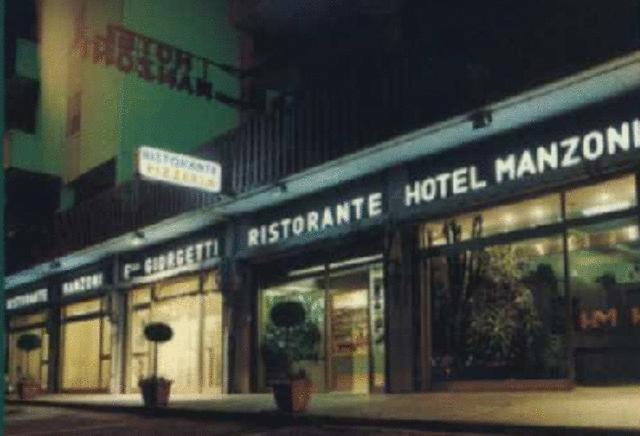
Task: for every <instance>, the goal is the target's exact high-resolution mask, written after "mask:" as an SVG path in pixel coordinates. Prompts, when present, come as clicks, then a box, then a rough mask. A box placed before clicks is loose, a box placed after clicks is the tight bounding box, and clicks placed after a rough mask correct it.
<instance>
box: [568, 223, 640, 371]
mask: <svg viewBox="0 0 640 436" xmlns="http://www.w3.org/2000/svg"><path fill="white" fill-rule="evenodd" d="M569 271H570V285H571V292H572V296H573V310H574V326H575V330H576V334H575V347H576V377H577V379H578V380H590V381H611V380H625V379H640V371H639V370H638V366H639V364H640V361H639V360H640V359H638V357H636V356H637V354H638V350H637V348H635V349H634V347H637V346H638V344H639V343H640V342H638V337H639V335H640V238H639V234H638V225H637V220H636V219H635V218H634V219H631V220H615V221H607V222H604V223H599V224H597V225H590V226H582V227H577V228H572V229H570V231H569ZM611 349H614V350H615V352H611Z"/></svg>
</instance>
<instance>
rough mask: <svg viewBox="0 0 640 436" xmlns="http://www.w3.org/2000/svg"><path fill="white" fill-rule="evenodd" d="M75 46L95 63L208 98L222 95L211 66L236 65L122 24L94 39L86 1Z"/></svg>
mask: <svg viewBox="0 0 640 436" xmlns="http://www.w3.org/2000/svg"><path fill="white" fill-rule="evenodd" d="M72 49H73V50H74V51H75V52H76V53H78V54H79V55H80V57H81V58H83V59H85V58H88V57H91V60H92V61H93V63H94V64H102V65H105V66H107V67H109V66H113V67H114V68H117V69H118V70H119V71H121V72H122V73H125V74H129V73H131V74H136V75H137V76H138V77H139V78H140V79H142V80H146V81H147V82H152V83H157V84H161V85H165V86H168V87H169V88H171V89H175V90H176V91H182V92H185V93H188V94H191V95H195V96H196V97H203V98H206V99H207V100H211V99H212V98H214V97H218V94H219V93H217V92H214V90H213V85H212V83H211V81H210V80H209V79H208V73H209V67H210V66H216V67H218V68H220V69H222V70H223V71H224V70H225V69H230V68H232V67H228V66H226V65H222V64H219V63H217V62H214V61H212V60H210V59H207V58H204V57H202V56H198V55H196V54H194V53H190V52H188V51H185V50H181V49H179V48H176V47H174V46H172V45H170V44H167V43H165V42H162V41H159V40H157V39H155V38H151V37H149V36H146V35H142V34H140V33H138V32H134V31H132V30H129V29H127V28H126V27H124V26H121V25H118V24H109V25H108V26H107V28H106V32H105V34H104V35H94V36H93V38H91V37H90V36H89V35H88V30H87V25H86V5H85V4H83V5H82V8H81V9H80V12H79V14H78V16H77V17H76V19H75V30H74V37H73V41H72ZM194 76H195V77H194ZM224 97H227V96H224ZM227 98H230V97H227Z"/></svg>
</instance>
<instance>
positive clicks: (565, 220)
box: [235, 95, 640, 392]
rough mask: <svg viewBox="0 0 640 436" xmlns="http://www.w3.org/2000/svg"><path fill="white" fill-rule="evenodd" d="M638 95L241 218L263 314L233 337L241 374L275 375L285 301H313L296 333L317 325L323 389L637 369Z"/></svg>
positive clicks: (254, 386) (312, 360)
mask: <svg viewBox="0 0 640 436" xmlns="http://www.w3.org/2000/svg"><path fill="white" fill-rule="evenodd" d="M637 98H638V96H637V95H627V96H623V97H619V98H617V99H613V100H610V101H608V102H606V103H602V104H599V105H594V106H591V107H589V108H586V109H583V110H581V111H579V112H575V113H572V114H568V115H565V116H562V117H557V118H555V119H551V120H548V121H545V122H544V123H539V124H536V125H531V126H524V127H522V128H520V129H518V130H512V131H509V132H508V133H505V134H502V135H500V136H495V137H491V138H490V139H488V140H485V141H481V142H473V143H468V144H459V146H457V147H455V148H452V149H451V150H449V151H446V152H442V153H439V154H435V155H433V156H431V157H429V158H428V159H418V160H414V161H411V162H408V163H405V164H403V165H397V166H395V167H393V168H389V169H387V170H385V171H383V172H380V173H379V174H377V175H376V176H372V177H367V178H363V179H359V180H354V181H352V182H349V183H347V184H343V185H341V186H340V187H339V188H338V189H335V188H334V189H328V190H324V191H320V192H319V193H318V194H315V195H311V196H308V197H305V198H303V199H299V200H296V201H294V202H290V203H285V204H282V205H279V206H276V207H271V208H268V209H265V210H262V211H258V212H256V213H255V214H253V215H251V216H249V217H248V218H246V219H245V220H244V221H242V222H240V223H239V225H238V226H236V229H237V235H236V238H238V237H239V238H240V239H239V241H240V242H239V245H238V250H237V252H236V257H237V258H238V259H240V261H242V262H243V263H244V265H245V266H244V269H243V270H242V271H243V273H242V274H249V275H250V276H251V279H250V280H246V283H245V284H244V286H243V287H242V289H241V292H243V293H246V294H247V295H249V296H250V298H254V299H255V302H256V303H255V305H254V307H253V308H251V306H250V305H249V304H246V305H245V308H244V310H245V311H246V312H247V313H252V314H253V316H255V318H256V321H255V322H254V323H252V324H251V325H250V326H247V325H243V326H241V327H237V329H238V330H239V331H242V332H243V333H242V334H243V335H246V334H247V332H249V331H250V332H251V333H250V334H251V337H252V338H253V339H252V341H247V340H244V342H242V340H241V341H240V342H239V343H238V344H236V348H243V347H245V346H246V347H252V348H250V349H251V350H252V355H251V357H247V358H245V360H244V361H242V359H239V361H240V363H241V364H240V365H236V368H241V367H243V366H244V368H245V369H243V370H240V371H237V370H236V377H238V378H240V379H242V378H245V379H247V378H248V379H249V380H250V383H245V385H244V387H242V386H241V387H240V388H239V390H242V389H245V390H246V389H250V390H253V391H264V390H265V389H266V388H267V386H268V385H269V382H270V379H271V378H272V377H273V374H272V372H273V371H272V370H271V369H270V364H269V362H268V360H269V355H270V354H269V352H270V347H272V343H277V342H278V341H280V342H282V340H281V339H282V338H279V337H278V334H279V333H278V329H277V328H275V327H274V326H273V325H272V321H271V319H270V311H271V309H272V307H273V306H274V305H275V304H277V303H278V302H281V301H299V302H301V303H302V305H303V306H304V308H305V312H306V314H307V317H308V322H307V325H306V326H305V327H304V329H307V331H304V329H303V330H301V331H300V332H298V333H299V334H300V335H301V337H303V338H315V339H314V340H313V341H311V342H310V341H308V340H307V341H306V345H305V347H306V348H305V347H301V348H302V349H303V351H300V353H299V354H300V356H298V357H299V358H300V359H301V360H302V363H301V366H302V367H304V368H305V369H306V372H307V373H308V374H309V375H310V377H311V379H312V381H313V383H314V386H315V389H316V390H317V391H322V392H330V391H350V392H379V391H388V392H410V391H416V390H431V389H458V388H461V389H467V388H471V389H482V388H483V386H487V387H489V388H496V387H498V388H499V387H500V386H504V387H505V388H506V387H507V386H511V387H514V388H518V389H520V388H527V386H528V387H532V386H533V387H535V388H544V387H548V388H553V389H556V388H568V387H570V386H572V384H573V382H574V381H577V382H580V383H592V382H602V381H604V382H611V381H633V380H636V381H637V380H640V370H638V368H640V360H639V358H638V357H637V356H638V355H640V354H639V352H640V345H639V344H640V341H638V339H639V338H640V327H639V326H640V293H639V292H640V291H639V290H640V239H639V234H640V230H639V227H638V225H639V222H640V215H639V207H638V204H639V200H638V189H637V186H638V184H639V181H638V180H639V179H638V174H637V171H638V163H639V162H640V114H638V113H637V110H636V109H635V108H636V107H637ZM414 140H416V141H417V139H414ZM478 150H482V152H478ZM363 247H370V248H369V249H365V248H363ZM371 256H377V257H374V258H375V259H376V260H375V261H372V262H371V264H370V265H369V266H364V265H361V266H357V263H358V260H357V259H361V258H371ZM274 259H275V260H274ZM374 277H375V279H374ZM378 293H379V295H380V296H381V298H380V300H379V301H378V300H376V297H375V295H376V294H378ZM376 307H380V308H381V309H380V311H379V312H378V313H377V314H376V313H375V311H376ZM376 325H379V326H381V328H380V329H379V330H377V331H376ZM305 340H306V339H305ZM310 344H311V345H310ZM235 358H236V359H237V360H238V357H237V356H235ZM238 373H239V374H238ZM248 373H250V374H251V376H250V377H247V374H248Z"/></svg>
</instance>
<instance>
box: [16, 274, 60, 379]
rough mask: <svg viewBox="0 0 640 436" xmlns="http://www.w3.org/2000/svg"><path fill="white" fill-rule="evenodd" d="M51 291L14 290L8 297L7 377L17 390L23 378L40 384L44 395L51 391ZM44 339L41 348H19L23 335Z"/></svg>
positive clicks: (43, 286) (44, 287) (41, 288)
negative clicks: (27, 349) (48, 306)
mask: <svg viewBox="0 0 640 436" xmlns="http://www.w3.org/2000/svg"><path fill="white" fill-rule="evenodd" d="M48 302H49V289H48V287H47V285H46V283H43V284H40V285H39V286H38V285H34V286H31V287H29V288H26V289H20V290H12V291H10V292H8V294H7V297H6V313H7V321H8V327H9V328H8V329H7V330H6V332H7V341H6V344H7V356H6V357H7V361H6V362H7V374H8V376H9V380H8V383H9V384H10V385H13V386H15V384H16V382H17V381H18V380H19V379H20V378H23V377H25V378H30V379H33V380H35V381H38V382H40V387H41V388H42V390H43V391H47V390H48V389H49V328H50V313H49V310H48V309H47V303H48ZM26 334H31V335H36V336H37V337H38V338H40V347H39V348H37V349H36V350H33V351H30V352H28V353H27V352H25V351H23V350H20V349H19V348H18V346H17V343H18V339H19V338H20V337H21V336H22V335H26Z"/></svg>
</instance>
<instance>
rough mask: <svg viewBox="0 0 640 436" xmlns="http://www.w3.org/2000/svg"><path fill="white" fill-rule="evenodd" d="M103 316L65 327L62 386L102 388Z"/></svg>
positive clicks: (64, 325)
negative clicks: (101, 338) (101, 325)
mask: <svg viewBox="0 0 640 436" xmlns="http://www.w3.org/2000/svg"><path fill="white" fill-rule="evenodd" d="M100 321H101V320H100V318H96V319H90V320H87V321H75V322H68V323H66V324H63V326H62V340H63V344H64V345H63V352H62V359H61V361H62V362H61V363H62V389H63V390H95V389H99V388H100V378H99V365H100V359H99V356H100Z"/></svg>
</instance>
